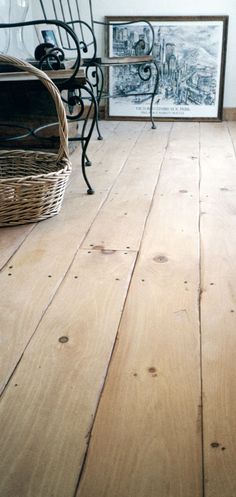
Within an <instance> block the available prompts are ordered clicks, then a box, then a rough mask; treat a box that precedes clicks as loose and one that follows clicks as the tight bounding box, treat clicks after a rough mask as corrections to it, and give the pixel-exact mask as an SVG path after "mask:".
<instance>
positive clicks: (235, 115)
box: [223, 107, 236, 121]
mask: <svg viewBox="0 0 236 497" xmlns="http://www.w3.org/2000/svg"><path fill="white" fill-rule="evenodd" d="M223 120H224V121H236V107H225V108H224V110H223Z"/></svg>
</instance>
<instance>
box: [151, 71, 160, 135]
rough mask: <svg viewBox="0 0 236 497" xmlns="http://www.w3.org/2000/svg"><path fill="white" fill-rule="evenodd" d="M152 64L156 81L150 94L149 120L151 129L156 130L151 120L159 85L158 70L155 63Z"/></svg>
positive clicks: (152, 119)
mask: <svg viewBox="0 0 236 497" xmlns="http://www.w3.org/2000/svg"><path fill="white" fill-rule="evenodd" d="M153 64H154V66H155V69H156V79H155V85H154V89H153V94H152V98H151V104H150V119H151V123H152V129H156V125H155V122H154V118H153V104H154V98H155V96H156V94H157V89H158V85H159V69H158V66H157V63H156V62H155V61H153Z"/></svg>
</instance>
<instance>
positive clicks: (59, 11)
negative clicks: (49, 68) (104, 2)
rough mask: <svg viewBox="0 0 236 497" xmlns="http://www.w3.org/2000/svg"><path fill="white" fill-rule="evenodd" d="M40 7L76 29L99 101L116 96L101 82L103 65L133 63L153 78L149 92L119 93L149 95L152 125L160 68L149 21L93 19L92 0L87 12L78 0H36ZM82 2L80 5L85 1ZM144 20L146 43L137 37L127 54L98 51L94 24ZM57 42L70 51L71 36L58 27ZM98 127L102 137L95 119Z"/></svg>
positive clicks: (144, 76)
mask: <svg viewBox="0 0 236 497" xmlns="http://www.w3.org/2000/svg"><path fill="white" fill-rule="evenodd" d="M38 1H39V3H40V6H41V9H42V13H43V16H44V18H45V20H46V19H48V18H49V17H50V16H54V17H55V18H56V19H61V20H63V21H64V22H66V23H67V24H68V25H69V26H71V27H72V29H73V30H74V31H75V32H76V34H77V37H78V39H79V41H80V47H81V53H82V54H83V55H82V57H83V62H82V63H83V66H84V67H85V68H86V75H87V78H88V80H89V81H90V83H91V85H92V86H93V90H94V93H95V94H96V99H97V102H98V105H99V104H100V102H101V99H104V98H105V99H111V98H114V97H116V95H114V94H112V93H109V92H108V91H107V87H106V85H104V80H105V77H104V68H109V67H112V66H118V65H119V66H123V65H132V66H135V68H136V71H137V74H138V76H139V78H140V80H141V81H147V80H150V81H153V84H152V89H151V90H149V91H148V92H147V91H145V92H142V91H140V90H138V91H136V90H134V92H133V93H132V92H130V91H129V92H126V91H123V93H122V97H128V96H129V97H131V96H135V97H144V96H145V97H150V120H151V123H152V128H153V129H154V128H155V123H154V119H153V103H154V98H155V95H156V94H157V91H158V84H159V71H158V67H157V64H156V61H155V59H154V57H153V56H152V49H153V45H154V30H153V27H152V25H151V23H150V22H149V21H147V20H145V19H141V18H140V19H137V20H135V21H128V20H127V21H124V22H119V23H114V22H110V21H109V22H100V21H96V20H95V19H94V15H93V8H92V0H86V1H85V2H84V4H86V6H87V12H86V13H85V12H84V9H83V12H82V9H81V4H80V2H79V0H64V1H63V2H62V0H59V1H58V2H56V1H55V0H38ZM84 4H83V5H84ZM140 22H142V23H144V24H146V25H147V27H148V29H149V32H150V43H149V45H148V46H146V45H145V43H144V42H143V40H139V41H138V42H137V43H136V44H135V50H134V54H133V55H132V56H130V57H112V58H111V57H104V56H103V55H101V54H98V47H97V37H96V27H99V26H102V27H106V29H107V28H108V26H111V25H112V26H121V25H123V26H127V25H130V24H136V23H140ZM59 35H60V42H61V45H62V47H63V50H65V51H66V52H68V53H70V52H71V50H72V46H71V44H70V40H69V39H68V38H66V37H65V36H63V33H61V30H59ZM96 124H97V128H98V138H99V139H101V138H102V137H101V134H100V131H99V126H98V122H96Z"/></svg>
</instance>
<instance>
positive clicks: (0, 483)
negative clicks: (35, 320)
mask: <svg viewBox="0 0 236 497" xmlns="http://www.w3.org/2000/svg"><path fill="white" fill-rule="evenodd" d="M135 258H136V254H135V253H131V252H130V253H119V252H113V251H98V250H97V251H94V252H90V251H79V252H78V255H77V257H76V259H75V261H74V263H73V265H72V266H71V268H70V271H69V272H68V274H67V277H66V279H65V281H64V282H63V285H62V287H61V288H60V290H59V292H58V294H57V296H56V298H55V299H54V301H53V303H52V305H51V306H50V308H49V310H48V312H47V314H46V315H45V317H44V319H43V320H42V322H41V324H40V326H39V328H38V330H37V333H36V335H35V336H34V337H33V339H32V341H31V343H30V345H29V347H28V348H27V350H26V352H25V354H24V357H23V359H22V361H21V363H20V365H19V367H18V369H17V371H16V372H15V374H14V377H13V379H12V380H11V382H10V383H9V385H8V388H7V390H6V391H5V393H4V395H3V398H2V401H1V405H0V431H1V444H0V461H1V465H0V495H1V496H4V497H16V496H17V497H52V495H54V496H55V497H73V495H74V492H75V489H76V484H77V479H78V474H79V471H80V469H81V466H82V463H83V458H84V455H85V452H86V448H87V441H88V434H89V431H90V429H91V425H92V421H93V417H94V413H95V410H96V405H97V401H98V397H99V394H100V391H101V388H102V386H103V382H104V378H105V375H106V370H107V366H108V362H109V358H110V355H111V351H112V348H113V344H114V340H115V337H116V333H117V328H118V325H119V321H120V316H121V313H122V308H123V304H124V300H125V296H126V292H127V288H128V285H129V280H130V277H131V274H132V269H133V265H134V262H135Z"/></svg>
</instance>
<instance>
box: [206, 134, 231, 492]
mask: <svg viewBox="0 0 236 497" xmlns="http://www.w3.org/2000/svg"><path fill="white" fill-rule="evenodd" d="M201 176H202V179H201V205H202V215H201V246H202V299H201V316H202V349H203V355H202V361H203V390H204V459H205V484H206V491H205V495H206V497H222V496H224V497H233V496H234V495H236V473H235V460H236V430H235V417H236V366H235V348H236V336H235V330H236V262H235V261H236V216H235V214H236V196H235V192H236V159H235V154H234V148H233V146H232V143H231V139H230V136H229V134H228V130H227V126H226V124H221V125H217V126H216V125H215V126H214V127H213V126H209V125H201Z"/></svg>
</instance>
